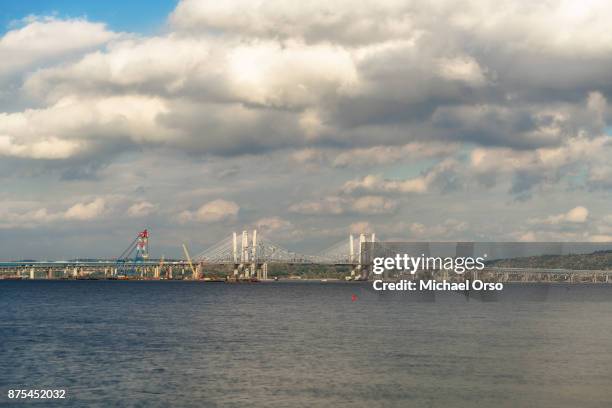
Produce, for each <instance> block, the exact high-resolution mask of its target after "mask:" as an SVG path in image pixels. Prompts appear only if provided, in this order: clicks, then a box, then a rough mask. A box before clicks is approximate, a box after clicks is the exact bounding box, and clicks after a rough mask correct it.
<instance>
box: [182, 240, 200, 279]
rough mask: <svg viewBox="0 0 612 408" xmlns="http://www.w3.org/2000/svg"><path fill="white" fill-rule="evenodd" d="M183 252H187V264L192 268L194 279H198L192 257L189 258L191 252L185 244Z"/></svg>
mask: <svg viewBox="0 0 612 408" xmlns="http://www.w3.org/2000/svg"><path fill="white" fill-rule="evenodd" d="M183 251H185V257H186V258H187V262H188V263H189V267H190V268H191V273H192V275H191V276H192V277H193V279H194V280H195V279H197V278H198V277H197V276H196V275H197V272H196V269H195V268H194V267H193V263H192V262H191V257H190V256H189V251H188V250H187V246H186V245H185V244H183Z"/></svg>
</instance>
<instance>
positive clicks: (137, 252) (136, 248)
mask: <svg viewBox="0 0 612 408" xmlns="http://www.w3.org/2000/svg"><path fill="white" fill-rule="evenodd" d="M148 258H149V231H148V230H146V229H145V230H143V231H141V232H139V233H138V235H137V236H136V238H134V240H133V241H132V242H131V243H130V245H129V246H128V247H127V248H126V249H125V250H124V251H123V252H122V253H121V255H119V257H117V260H116V265H117V274H118V275H123V276H125V275H128V274H129V275H133V274H136V270H137V268H138V267H139V266H141V265H142V264H143V263H144V262H145V261H146V260H147V259H148Z"/></svg>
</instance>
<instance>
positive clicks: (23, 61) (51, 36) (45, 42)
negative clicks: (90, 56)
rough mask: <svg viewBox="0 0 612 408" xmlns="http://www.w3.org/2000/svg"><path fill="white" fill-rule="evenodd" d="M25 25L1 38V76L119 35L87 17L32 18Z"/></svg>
mask: <svg viewBox="0 0 612 408" xmlns="http://www.w3.org/2000/svg"><path fill="white" fill-rule="evenodd" d="M25 23H26V24H25V25H24V26H23V27H21V28H17V29H13V30H10V31H8V32H7V33H6V34H4V36H3V37H2V38H0V59H1V60H2V64H0V79H1V78H2V76H5V75H9V74H14V73H18V72H20V71H21V70H24V69H26V68H34V67H36V66H39V65H41V64H44V63H49V62H52V61H55V62H61V59H62V58H65V57H67V56H71V55H75V54H78V53H79V52H84V51H87V50H91V49H93V48H95V47H97V46H100V45H102V44H105V43H107V42H108V41H110V40H112V39H114V38H117V37H118V34H116V33H113V32H111V31H109V30H107V29H106V27H105V25H104V24H101V23H92V22H89V21H87V20H83V19H73V20H59V19H57V18H53V17H41V18H37V17H30V18H27V19H26V20H25Z"/></svg>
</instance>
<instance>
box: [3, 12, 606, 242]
mask: <svg viewBox="0 0 612 408" xmlns="http://www.w3.org/2000/svg"><path fill="white" fill-rule="evenodd" d="M573 6H575V8H572V7H573ZM611 20H612V7H610V6H609V5H607V4H605V3H598V4H594V5H589V6H580V7H578V6H577V5H575V4H572V3H571V2H562V1H552V2H547V3H546V4H539V5H536V4H533V3H529V2H521V1H518V2H517V1H502V2H501V3H500V2H488V1H483V2H469V1H466V2H459V3H457V2H451V1H439V2H434V3H431V2H427V1H407V2H395V1H365V2H360V3H359V4H356V3H355V2H345V1H339V2H323V1H311V2H305V3H300V4H292V5H291V6H290V7H289V6H287V4H286V3H285V2H283V1H280V0H278V1H277V0H270V1H267V2H263V3H262V2H251V1H246V0H234V1H226V2H216V3H215V2H199V1H195V0H183V1H181V2H179V4H178V6H177V8H176V10H175V11H174V12H173V13H172V15H171V16H169V25H168V31H167V32H166V33H160V34H156V35H150V36H141V35H131V34H126V33H114V32H111V31H110V30H109V29H107V28H106V27H105V26H104V25H103V24H99V23H92V22H89V21H86V20H82V19H81V20H61V19H58V18H44V17H41V18H36V19H31V20H25V21H23V22H22V23H21V25H20V26H19V27H17V28H12V29H10V30H9V31H8V32H7V33H6V34H4V35H3V36H2V38H1V39H0V58H1V59H2V60H3V61H8V63H7V64H4V65H3V67H2V68H0V84H2V85H3V87H2V88H3V91H2V92H1V93H0V156H2V160H1V161H0V169H1V170H2V175H1V176H0V177H1V178H2V181H3V191H2V192H0V202H4V203H21V204H18V205H16V206H14V205H13V204H11V205H10V206H9V205H8V204H6V205H5V207H3V208H4V210H3V212H1V213H0V225H3V226H4V227H3V229H2V231H0V234H7V235H5V237H7V236H8V234H15V236H18V237H20V238H19V240H22V241H23V240H25V239H26V237H27V239H30V240H33V241H32V242H37V244H38V245H40V246H41V247H44V248H50V247H49V246H48V245H46V244H45V243H44V242H43V241H44V238H43V237H44V236H45V234H47V236H50V235H51V234H53V229H54V228H56V229H59V230H61V232H60V233H58V234H59V236H61V237H62V238H61V239H60V240H58V242H59V241H61V242H62V244H61V245H60V246H61V247H62V248H68V247H70V246H71V245H74V247H75V251H76V250H79V251H80V250H88V249H87V246H86V245H85V243H88V241H87V239H83V240H82V241H79V240H78V239H71V238H70V237H69V233H73V234H75V235H81V236H83V235H86V236H89V235H88V234H97V235H98V236H103V237H105V238H106V239H107V240H108V241H111V242H113V245H114V244H115V243H116V242H121V239H119V238H120V237H123V236H125V235H129V234H130V233H131V232H130V231H132V230H137V229H138V228H141V227H142V226H143V225H149V226H152V227H153V230H155V229H157V230H158V231H159V230H163V231H164V233H163V234H159V235H157V237H158V238H157V239H158V240H159V241H158V242H159V248H160V250H161V249H163V250H164V251H170V252H171V251H174V248H175V247H176V246H177V242H180V241H182V240H185V239H191V240H193V241H194V245H199V246H205V245H207V244H210V243H212V242H214V241H215V239H216V238H218V237H219V236H223V234H227V233H228V230H229V229H237V230H239V229H241V228H246V227H249V228H250V227H253V226H260V228H262V229H266V230H267V231H269V232H270V233H272V234H274V233H277V234H280V235H279V236H281V235H282V237H284V238H283V239H286V240H288V241H289V242H293V243H295V244H296V245H302V244H303V245H306V246H308V245H311V246H316V245H320V244H321V242H320V240H319V239H318V237H326V238H324V239H327V240H329V241H330V242H329V243H331V242H332V241H334V240H336V239H339V238H341V237H343V236H345V235H346V234H347V233H348V231H358V230H359V229H363V230H372V229H374V230H376V231H377V232H379V233H380V234H382V235H386V236H388V237H421V238H427V239H435V238H436V237H437V238H440V239H442V238H449V237H459V238H461V237H463V239H468V237H473V238H482V237H487V236H488V237H493V238H495V237H496V238H499V237H506V238H508V239H519V238H521V239H522V238H529V237H531V238H533V237H536V238H539V236H538V234H537V231H533V227H534V225H535V224H530V223H529V222H527V220H528V219H534V218H537V219H546V217H547V215H546V214H541V213H538V211H540V208H546V210H547V211H552V214H553V215H554V214H565V213H567V211H568V208H574V207H578V206H584V207H586V208H588V209H589V220H597V219H598V217H603V216H604V215H606V214H605V205H606V203H607V201H606V195H605V194H607V192H608V191H609V190H610V188H611V187H612V185H611V183H610V182H609V181H608V180H609V179H610V175H611V174H612V166H611V165H610V163H609V157H610V154H611V153H612V151H611V149H610V142H609V141H608V139H609V136H607V135H606V132H607V131H608V130H609V123H610V118H611V117H612V110H611V109H610V106H609V103H608V100H609V99H610V97H612V92H611V90H612V89H611V85H610V84H612V77H611V75H612V74H611V72H612V52H611V51H612V46H611V45H610V44H612V34H611V31H610V30H609V26H610V21H611ZM559 27H563V30H559ZM75 32H78V33H79V35H75V34H74V33H75ZM568 191H572V194H571V195H572V196H579V198H580V199H579V200H578V199H576V201H577V202H572V203H567V204H566V203H564V201H567V200H569V199H568V196H569V195H570V194H569V193H568ZM94 193H95V194H94ZM94 195H95V196H94ZM97 196H99V197H100V198H101V199H103V200H104V203H105V205H104V206H103V207H104V209H103V211H101V212H100V215H101V217H102V218H103V219H104V222H101V221H99V220H98V218H100V217H98V218H91V219H86V218H83V217H78V216H72V217H68V218H66V217H65V214H66V212H67V211H68V210H69V209H70V208H71V207H72V206H74V205H77V204H78V203H81V204H82V207H77V209H76V210H74V211H73V213H74V214H76V213H79V212H80V213H85V212H87V211H86V210H87V209H90V207H87V205H89V204H91V203H92V202H94V201H95V199H96V197H97ZM563 198H565V199H563ZM517 199H518V200H517ZM33 203H34V204H33ZM211 203H213V204H211ZM466 203H467V204H466ZM509 203H510V204H509ZM207 205H208V207H207ZM20 206H22V207H23V208H20ZM548 207H550V208H548ZM96 208H99V207H96ZM491 208H492V209H491ZM489 209H491V210H489ZM92 211H93V210H92ZM487 211H491V212H492V213H493V214H494V217H495V219H496V220H499V224H500V225H499V226H493V225H490V224H487V222H485V221H484V220H482V219H481V218H482V214H486V213H487ZM532 213H538V214H532ZM62 214H64V215H62ZM180 214H183V216H182V217H181V216H179V215H180ZM500 214H508V215H507V217H506V216H504V217H505V218H504V217H500ZM548 215H550V214H548ZM502 218H503V220H502ZM179 219H181V220H182V221H183V223H178V221H177V220H179ZM59 220H61V223H60V222H58V221H59ZM97 220H98V221H97ZM98 222H100V223H98ZM60 224H61V225H60ZM200 224H206V226H207V227H206V231H205V232H202V231H201V230H200V229H199V228H200V227H199V225H200ZM596 225H597V224H596V222H595V221H589V222H585V223H582V224H581V223H578V224H576V223H575V224H571V225H570V226H569V227H568V226H567V225H564V224H563V223H557V224H554V223H549V224H546V228H547V231H546V233H547V234H550V235H546V238H552V237H553V236H554V234H559V235H558V237H560V238H564V237H565V238H571V237H578V236H582V237H583V238H584V237H586V238H588V239H591V238H592V237H593V236H594V235H595V234H599V235H605V231H599V230H597V226H596ZM25 226H30V227H33V226H34V228H40V229H41V230H45V232H44V233H43V235H42V236H41V237H36V236H33V235H28V234H27V233H23V232H16V231H20V230H21V229H23V227H25ZM568 228H569V229H568ZM93 229H99V230H96V232H92V230H93ZM570 229H571V230H570ZM9 231H10V232H9ZM24 234H25V235H24ZM513 234H514V235H513ZM564 234H565V235H564ZM571 234H574V235H571ZM580 234H582V235H580ZM585 234H586V235H585ZM5 237H0V238H4V239H3V244H4V243H5V242H8V243H7V246H6V248H8V249H7V251H19V246H18V245H13V244H11V243H10V240H9V239H7V238H5ZM110 237H112V239H109V238H110ZM91 239H92V240H93V237H92V238H91ZM152 242H153V241H152ZM117 245H119V244H117ZM114 250H118V248H114ZM50 251H51V250H50ZM51 252H52V251H51ZM51 252H49V253H51ZM109 252H110V253H112V251H111V250H110V249H109Z"/></svg>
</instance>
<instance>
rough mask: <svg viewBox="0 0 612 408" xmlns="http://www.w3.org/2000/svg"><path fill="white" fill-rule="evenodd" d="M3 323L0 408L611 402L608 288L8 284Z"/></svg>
mask: <svg viewBox="0 0 612 408" xmlns="http://www.w3.org/2000/svg"><path fill="white" fill-rule="evenodd" d="M353 294H355V295H357V300H356V301H352V300H351V297H352V295H353ZM0 316H1V317H2V319H1V321H0V391H1V393H2V395H0V406H13V405H14V406H23V405H39V406H45V407H46V406H72V407H85V406H97V407H111V406H140V407H167V406H179V407H180V406H185V407H217V406H219V407H328V406H329V407H554V408H558V407H572V408H574V407H607V408H608V407H612V285H609V286H607V285H574V286H565V285H551V286H506V288H505V289H504V291H503V292H502V293H501V294H498V295H490V296H487V297H482V296H477V295H474V296H470V297H466V296H465V295H464V294H458V293H446V292H437V293H436V294H435V296H434V294H431V293H429V294H422V293H421V294H419V293H401V294H384V295H380V294H378V293H375V292H373V291H372V290H371V289H370V285H369V284H346V283H326V284H321V283H307V282H294V283H289V282H286V283H285V282H278V283H261V284H246V285H242V284H238V285H230V284H206V283H199V282H118V281H10V282H9V281H3V282H2V281H0ZM9 388H26V389H28V388H38V389H40V388H63V389H66V390H67V395H68V399H67V400H65V401H61V402H50V401H28V402H19V403H15V402H9V400H8V399H7V397H6V392H7V390H8V389H9ZM9 404H12V405H9Z"/></svg>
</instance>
